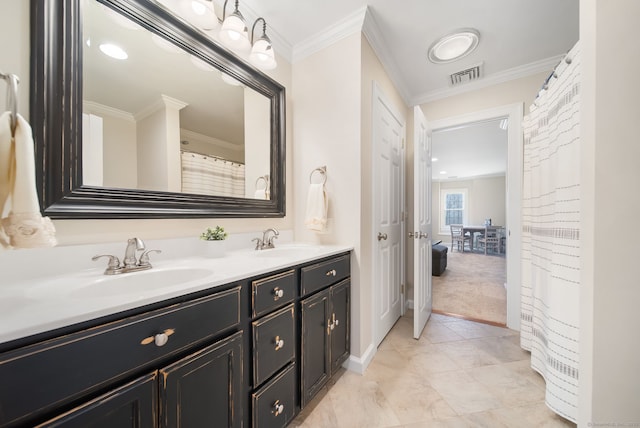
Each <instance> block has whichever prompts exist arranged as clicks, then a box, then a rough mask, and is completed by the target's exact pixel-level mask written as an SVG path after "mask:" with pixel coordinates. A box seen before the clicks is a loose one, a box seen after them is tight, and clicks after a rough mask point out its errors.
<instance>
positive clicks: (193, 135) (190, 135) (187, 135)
mask: <svg viewBox="0 0 640 428" xmlns="http://www.w3.org/2000/svg"><path fill="white" fill-rule="evenodd" d="M189 139H193V140H197V141H200V142H203V143H207V144H213V145H216V146H218V147H223V148H225V149H227V150H233V151H235V152H238V153H242V152H244V146H243V145H242V144H234V143H230V142H228V141H224V140H219V139H218V138H214V137H210V136H208V135H204V134H200V133H198V132H194V131H190V130H188V129H184V128H180V140H187V141H188V140H189Z"/></svg>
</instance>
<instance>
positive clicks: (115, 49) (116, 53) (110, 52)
mask: <svg viewBox="0 0 640 428" xmlns="http://www.w3.org/2000/svg"><path fill="white" fill-rule="evenodd" d="M100 50H101V51H102V53H103V54H105V55H107V56H110V57H111V58H115V59H127V58H129V55H128V54H127V53H126V52H125V50H124V49H122V48H121V47H120V46H116V45H114V44H112V43H103V44H101V45H100Z"/></svg>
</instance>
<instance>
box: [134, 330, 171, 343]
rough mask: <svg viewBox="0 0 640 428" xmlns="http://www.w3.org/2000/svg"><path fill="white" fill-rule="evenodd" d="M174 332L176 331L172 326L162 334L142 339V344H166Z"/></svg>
mask: <svg viewBox="0 0 640 428" xmlns="http://www.w3.org/2000/svg"><path fill="white" fill-rule="evenodd" d="M173 333H175V330H174V329H172V328H168V329H166V330H165V331H163V332H162V333H160V334H156V335H154V336H149V337H145V338H144V339H142V340H141V341H140V344H141V345H148V344H150V343H155V344H156V346H164V345H166V343H167V342H168V341H169V336H171V335H172V334H173Z"/></svg>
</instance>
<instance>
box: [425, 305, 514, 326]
mask: <svg viewBox="0 0 640 428" xmlns="http://www.w3.org/2000/svg"><path fill="white" fill-rule="evenodd" d="M431 312H432V313H434V314H438V315H446V316H448V317H453V318H460V319H462V320H467V321H473V322H479V323H481V324H488V325H493V326H495V327H505V328H506V327H507V325H506V324H504V323H501V322H495V321H488V320H481V319H480V318H473V317H468V316H465V315H459V314H453V313H451V312H445V311H439V310H437V309H432V310H431Z"/></svg>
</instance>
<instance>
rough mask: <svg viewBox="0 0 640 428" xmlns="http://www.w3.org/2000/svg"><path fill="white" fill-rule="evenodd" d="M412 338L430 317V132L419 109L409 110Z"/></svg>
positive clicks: (420, 331)
mask: <svg viewBox="0 0 640 428" xmlns="http://www.w3.org/2000/svg"><path fill="white" fill-rule="evenodd" d="M413 118H414V129H413V133H414V138H413V145H414V154H413V171H414V174H413V180H414V183H413V225H414V230H413V232H412V233H411V234H410V236H411V237H412V238H413V258H414V260H413V338H414V339H419V338H420V334H422V330H423V329H424V326H425V325H426V324H427V321H428V320H429V317H430V316H431V303H432V298H431V268H432V266H431V222H432V221H431V132H430V130H429V127H428V124H427V119H426V118H425V117H424V113H423V112H422V110H421V109H420V107H417V106H416V107H414V108H413Z"/></svg>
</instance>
